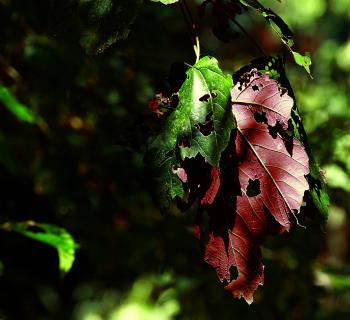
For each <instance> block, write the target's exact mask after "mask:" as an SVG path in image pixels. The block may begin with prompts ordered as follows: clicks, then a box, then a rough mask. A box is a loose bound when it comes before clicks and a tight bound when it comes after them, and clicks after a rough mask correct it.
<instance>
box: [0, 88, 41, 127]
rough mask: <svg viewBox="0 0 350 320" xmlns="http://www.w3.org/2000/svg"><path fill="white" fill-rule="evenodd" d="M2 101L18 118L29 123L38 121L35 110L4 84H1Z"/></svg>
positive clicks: (0, 96)
mask: <svg viewBox="0 0 350 320" xmlns="http://www.w3.org/2000/svg"><path fill="white" fill-rule="evenodd" d="M0 101H1V102H2V103H3V104H4V105H5V107H6V108H7V109H8V110H9V111H10V112H11V113H12V114H14V115H15V117H16V118H17V119H18V120H20V121H24V122H28V123H35V122H36V117H35V116H34V114H33V112H32V111H31V110H30V109H28V107H27V106H25V105H23V104H22V103H20V102H18V101H17V99H16V98H15V97H14V96H13V95H12V93H11V92H10V91H9V90H8V89H7V88H6V87H4V86H2V85H0Z"/></svg>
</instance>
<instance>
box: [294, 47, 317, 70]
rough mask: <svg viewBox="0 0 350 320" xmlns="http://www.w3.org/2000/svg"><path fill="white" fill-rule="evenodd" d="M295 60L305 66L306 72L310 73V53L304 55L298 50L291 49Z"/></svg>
mask: <svg viewBox="0 0 350 320" xmlns="http://www.w3.org/2000/svg"><path fill="white" fill-rule="evenodd" d="M292 53H293V57H294V60H295V62H296V63H297V64H298V65H299V66H302V67H304V68H305V70H306V71H307V73H308V74H310V66H311V64H312V62H311V56H310V53H308V52H307V53H306V54H305V55H304V56H303V55H301V54H300V53H298V52H295V51H292Z"/></svg>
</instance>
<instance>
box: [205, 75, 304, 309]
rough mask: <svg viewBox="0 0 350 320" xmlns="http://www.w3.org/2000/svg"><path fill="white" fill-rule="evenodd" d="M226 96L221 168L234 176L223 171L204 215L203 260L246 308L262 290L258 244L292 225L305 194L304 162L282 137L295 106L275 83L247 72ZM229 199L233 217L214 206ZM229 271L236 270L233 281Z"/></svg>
mask: <svg viewBox="0 0 350 320" xmlns="http://www.w3.org/2000/svg"><path fill="white" fill-rule="evenodd" d="M231 96H232V112H233V114H234V116H235V118H236V121H237V131H235V137H233V138H234V148H233V151H231V152H230V153H229V155H228V156H227V158H226V159H224V158H223V161H229V162H231V163H232V166H233V167H234V168H236V171H237V172H236V176H232V174H227V173H226V171H225V170H224V168H222V172H221V179H222V183H221V185H222V186H224V187H223V188H222V189H221V191H219V195H218V197H217V199H216V204H214V206H213V208H211V209H209V216H210V219H211V222H210V224H211V226H210V230H211V231H210V232H209V241H208V243H207V244H206V247H205V254H204V259H205V260H206V261H207V262H208V263H209V264H210V265H212V266H213V267H214V268H215V269H216V271H217V274H218V277H219V278H220V280H221V281H223V282H226V283H227V285H226V287H225V288H226V289H227V290H228V291H230V292H231V293H232V294H233V296H235V297H241V296H242V297H243V298H244V299H245V300H246V301H247V302H248V303H251V302H252V301H253V294H254V292H255V290H256V289H257V287H258V286H259V285H262V284H263V265H262V262H261V249H260V246H261V244H262V242H263V241H264V239H265V237H266V236H267V235H268V234H271V233H275V232H278V233H280V232H283V231H285V230H289V229H290V228H291V226H292V225H293V224H295V223H298V214H299V212H300V207H301V205H302V202H303V197H304V193H305V191H307V190H308V189H309V185H308V182H307V180H306V178H305V176H306V175H307V174H309V159H308V156H307V153H306V151H305V150H304V147H303V146H302V144H301V143H300V142H299V140H297V139H296V138H295V137H293V135H292V134H291V133H290V130H288V128H289V123H288V120H289V119H290V116H291V110H292V107H293V99H292V98H291V97H290V96H289V95H288V94H287V91H286V90H285V89H283V88H281V87H280V86H279V84H278V82H277V81H275V80H273V79H271V78H269V76H268V75H267V74H265V75H261V74H259V73H258V72H257V71H256V70H253V71H252V72H250V73H248V74H245V77H244V78H241V82H240V83H238V84H236V85H235V86H234V88H233V89H232V91H231ZM232 142H233V141H232ZM226 170H227V169H226ZM231 171H234V170H231ZM230 184H232V185H235V186H234V187H232V185H231V186H230ZM225 186H229V187H226V190H225ZM220 193H221V196H220ZM223 195H224V196H223ZM222 199H223V200H222ZM227 199H231V201H232V202H233V205H232V206H231V209H223V208H225V206H224V205H222V204H220V201H227ZM218 206H219V207H220V208H221V209H220V210H218ZM226 207H227V206H226ZM229 210H235V212H232V211H231V213H227V212H228V211H229ZM218 212H220V214H218ZM219 215H221V218H220V217H218V216H219ZM231 267H236V268H237V272H238V276H237V278H235V279H232V278H233V277H232V274H231V270H230V269H231Z"/></svg>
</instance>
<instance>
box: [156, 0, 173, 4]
mask: <svg viewBox="0 0 350 320" xmlns="http://www.w3.org/2000/svg"><path fill="white" fill-rule="evenodd" d="M151 1H152V2H161V3H163V4H172V3H175V2H179V0H151Z"/></svg>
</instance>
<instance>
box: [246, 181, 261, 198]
mask: <svg viewBox="0 0 350 320" xmlns="http://www.w3.org/2000/svg"><path fill="white" fill-rule="evenodd" d="M246 193H247V196H248V197H255V196H257V195H259V194H260V193H261V190H260V180H259V179H255V180H252V179H249V184H248V187H247V191H246Z"/></svg>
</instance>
